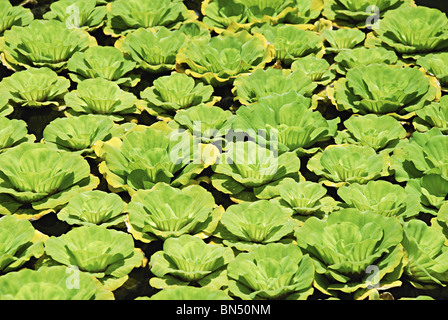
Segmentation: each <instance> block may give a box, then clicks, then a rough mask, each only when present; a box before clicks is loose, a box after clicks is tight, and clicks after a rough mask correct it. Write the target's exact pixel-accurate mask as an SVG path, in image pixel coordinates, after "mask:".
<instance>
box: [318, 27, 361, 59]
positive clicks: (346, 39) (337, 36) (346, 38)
mask: <svg viewBox="0 0 448 320" xmlns="http://www.w3.org/2000/svg"><path fill="white" fill-rule="evenodd" d="M322 37H323V38H324V41H326V42H328V44H329V45H330V46H326V47H325V51H326V52H329V53H332V52H336V53H337V52H341V51H342V52H343V51H346V50H349V49H353V48H355V47H357V46H358V45H360V44H361V43H362V42H363V41H364V39H365V38H366V34H365V33H364V32H362V31H361V30H358V29H347V28H342V29H336V30H333V29H327V30H325V31H324V32H323V33H322Z"/></svg>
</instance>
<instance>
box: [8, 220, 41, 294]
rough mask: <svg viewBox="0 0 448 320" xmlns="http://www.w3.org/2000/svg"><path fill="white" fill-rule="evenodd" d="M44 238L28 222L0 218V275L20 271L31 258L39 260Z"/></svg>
mask: <svg viewBox="0 0 448 320" xmlns="http://www.w3.org/2000/svg"><path fill="white" fill-rule="evenodd" d="M46 238H48V237H47V236H45V235H43V234H42V233H40V232H39V231H37V230H35V229H34V227H33V225H32V224H31V222H29V221H28V220H24V219H18V218H16V217H15V216H2V217H1V218H0V239H1V245H0V275H2V274H5V273H8V272H11V271H15V270H18V269H20V268H21V267H22V265H23V264H24V263H25V262H27V261H29V260H30V259H31V258H33V257H34V258H40V257H41V256H42V255H43V254H44V241H45V240H46ZM0 277H1V276H0ZM0 295H1V294H0Z"/></svg>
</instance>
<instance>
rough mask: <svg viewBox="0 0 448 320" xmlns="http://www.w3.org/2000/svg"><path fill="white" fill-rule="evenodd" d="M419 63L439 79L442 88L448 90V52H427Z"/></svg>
mask: <svg viewBox="0 0 448 320" xmlns="http://www.w3.org/2000/svg"><path fill="white" fill-rule="evenodd" d="M417 64H418V65H420V66H422V67H423V68H425V70H426V72H428V73H429V74H431V75H433V76H434V77H436V78H437V80H439V82H440V85H441V86H442V90H444V91H447V90H448V52H441V53H430V54H426V55H424V56H422V57H420V58H419V59H418V60H417Z"/></svg>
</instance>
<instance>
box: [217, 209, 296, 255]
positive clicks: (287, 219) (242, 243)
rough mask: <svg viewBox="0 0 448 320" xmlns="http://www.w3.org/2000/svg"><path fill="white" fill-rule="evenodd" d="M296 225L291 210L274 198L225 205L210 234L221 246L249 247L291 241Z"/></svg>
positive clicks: (246, 248) (248, 249)
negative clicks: (284, 208)
mask: <svg viewBox="0 0 448 320" xmlns="http://www.w3.org/2000/svg"><path fill="white" fill-rule="evenodd" d="M297 226H298V224H297V220H295V219H293V218H292V216H291V212H286V211H283V210H282V207H281V206H280V205H279V204H278V203H275V202H270V201H268V200H257V201H254V202H241V203H238V204H234V205H231V206H229V207H228V208H227V209H226V212H225V213H224V214H223V215H222V217H221V219H220V221H219V224H218V227H217V228H216V230H215V232H213V235H214V236H215V237H217V238H218V239H219V240H220V241H222V243H223V244H224V245H225V246H229V247H234V248H235V249H237V250H238V251H253V250H254V249H256V248H257V247H258V246H260V245H266V244H269V243H274V242H284V243H288V242H291V240H292V238H291V236H292V233H293V232H294V228H296V227H297Z"/></svg>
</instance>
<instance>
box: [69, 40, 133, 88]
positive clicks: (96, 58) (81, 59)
mask: <svg viewBox="0 0 448 320" xmlns="http://www.w3.org/2000/svg"><path fill="white" fill-rule="evenodd" d="M136 65H137V63H136V62H135V61H132V60H131V59H130V58H129V57H128V56H124V54H123V53H122V52H121V51H120V50H119V49H117V48H115V47H102V46H96V47H91V48H88V49H87V50H85V51H83V52H75V53H74V54H73V56H72V57H71V58H70V59H69V60H68V62H67V69H68V71H69V76H70V79H72V80H73V81H74V82H77V83H80V82H82V81H83V80H86V79H94V78H103V79H106V80H109V81H113V82H115V83H116V84H119V85H122V86H131V87H133V86H135V85H136V84H137V83H138V82H139V81H140V78H139V77H138V76H137V75H136V74H134V73H132V71H133V70H134V69H135V67H136Z"/></svg>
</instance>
